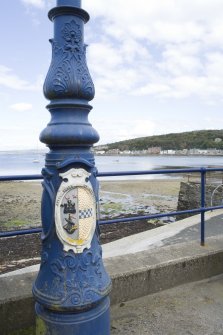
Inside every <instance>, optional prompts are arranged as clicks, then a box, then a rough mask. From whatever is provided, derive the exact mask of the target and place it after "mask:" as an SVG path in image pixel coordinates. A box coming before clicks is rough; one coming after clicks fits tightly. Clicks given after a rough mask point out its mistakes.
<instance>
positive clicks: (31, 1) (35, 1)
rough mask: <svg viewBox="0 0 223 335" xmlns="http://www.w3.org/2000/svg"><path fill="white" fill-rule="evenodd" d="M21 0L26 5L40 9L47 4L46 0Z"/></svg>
mask: <svg viewBox="0 0 223 335" xmlns="http://www.w3.org/2000/svg"><path fill="white" fill-rule="evenodd" d="M21 1H22V3H24V4H25V5H28V6H33V7H36V8H40V9H42V8H44V6H45V2H44V0H21Z"/></svg>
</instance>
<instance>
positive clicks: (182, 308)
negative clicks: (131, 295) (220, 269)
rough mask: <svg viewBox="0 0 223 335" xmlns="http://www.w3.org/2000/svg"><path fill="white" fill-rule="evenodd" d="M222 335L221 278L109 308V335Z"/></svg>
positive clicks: (222, 298)
mask: <svg viewBox="0 0 223 335" xmlns="http://www.w3.org/2000/svg"><path fill="white" fill-rule="evenodd" d="M120 334H121V335H130V334H131V335H132V334H135V335H222V334H223V275H220V276H217V277H212V278H210V279H206V280H203V281H198V282H194V283H189V284H184V285H181V286H178V287H174V288H172V289H169V290H165V291H162V292H159V293H155V294H151V295H148V296H145V297H142V298H139V299H135V300H132V301H129V302H126V303H123V304H119V305H116V306H113V307H112V330H111V335H120Z"/></svg>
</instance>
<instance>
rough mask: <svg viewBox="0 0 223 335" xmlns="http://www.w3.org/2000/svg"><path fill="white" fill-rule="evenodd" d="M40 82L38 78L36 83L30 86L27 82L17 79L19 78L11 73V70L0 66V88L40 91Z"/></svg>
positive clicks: (39, 77)
mask: <svg viewBox="0 0 223 335" xmlns="http://www.w3.org/2000/svg"><path fill="white" fill-rule="evenodd" d="M42 82H43V78H42V76H38V78H37V79H36V82H34V83H33V84H30V83H29V82H28V81H27V80H24V79H21V78H19V76H17V75H16V74H15V73H13V71H12V69H10V68H8V67H7V66H4V65H0V86H3V87H6V88H10V89H14V90H19V91H22V90H23V91H40V90H41V88H42Z"/></svg>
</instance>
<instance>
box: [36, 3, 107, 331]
mask: <svg viewBox="0 0 223 335" xmlns="http://www.w3.org/2000/svg"><path fill="white" fill-rule="evenodd" d="M49 18H50V19H51V20H52V21H53V23H54V38H53V39H52V40H50V42H51V44H52V49H53V51H52V62H51V65H50V68H49V71H48V74H47V77H46V80H45V84H44V94H45V97H46V98H47V99H48V100H50V103H49V105H48V106H47V108H48V110H49V111H50V113H51V121H50V122H49V124H48V125H47V127H46V128H45V129H44V130H43V131H42V133H41V135H40V140H41V141H42V142H43V143H45V144H46V145H47V146H48V147H49V149H50V150H49V153H48V154H47V155H46V164H45V168H44V169H43V171H42V174H43V177H44V182H43V196H42V210H41V212H42V213H41V214H42V225H43V233H42V255H41V266H40V271H39V273H38V276H37V279H36V281H35V283H34V285H33V294H34V297H35V300H36V312H37V330H36V334H37V335H40V334H41V335H54V334H55V335H68V334H69V335H96V334H97V335H109V334H110V316H109V309H110V302H109V296H108V294H109V292H110V289H111V280H110V278H109V276H108V274H107V272H106V271H105V268H104V266H103V262H102V250H101V246H100V243H99V226H98V222H97V202H98V181H97V179H96V174H97V170H96V167H95V162H94V155H93V153H92V150H91V148H92V145H93V144H94V143H96V142H97V141H98V139H99V136H98V134H97V132H96V131H95V130H94V129H93V127H92V126H91V124H90V123H89V121H88V113H89V112H90V110H91V108H92V107H91V106H90V105H89V103H88V102H89V101H90V100H92V99H93V97H94V85H93V82H92V80H91V77H90V74H89V71H88V68H87V64H86V55H85V53H86V45H85V44H84V32H83V29H84V23H86V22H87V21H88V20H89V15H88V13H87V12H86V11H84V10H83V9H81V0H57V6H56V7H55V8H53V9H52V10H50V12H49Z"/></svg>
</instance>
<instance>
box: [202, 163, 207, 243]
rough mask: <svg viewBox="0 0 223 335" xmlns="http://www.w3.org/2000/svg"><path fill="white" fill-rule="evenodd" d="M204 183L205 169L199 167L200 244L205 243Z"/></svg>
mask: <svg viewBox="0 0 223 335" xmlns="http://www.w3.org/2000/svg"><path fill="white" fill-rule="evenodd" d="M205 184H206V169H205V168H201V209H202V211H201V246H204V245H205Z"/></svg>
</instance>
